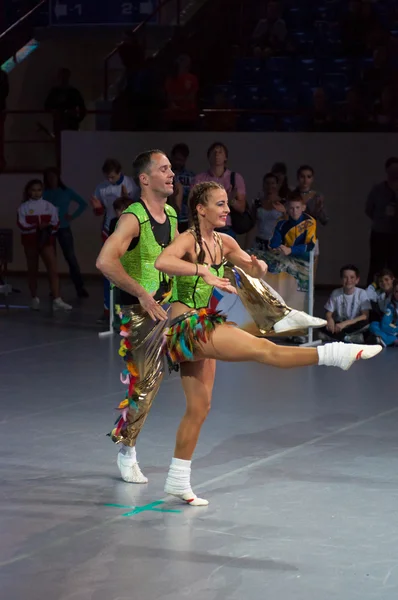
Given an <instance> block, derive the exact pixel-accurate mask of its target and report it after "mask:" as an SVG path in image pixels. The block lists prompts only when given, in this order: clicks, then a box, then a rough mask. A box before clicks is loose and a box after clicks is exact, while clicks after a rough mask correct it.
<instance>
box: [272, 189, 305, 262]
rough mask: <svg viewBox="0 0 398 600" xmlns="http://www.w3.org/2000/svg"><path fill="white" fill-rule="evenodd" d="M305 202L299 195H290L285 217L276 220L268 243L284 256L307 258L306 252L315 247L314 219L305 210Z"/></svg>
mask: <svg viewBox="0 0 398 600" xmlns="http://www.w3.org/2000/svg"><path fill="white" fill-rule="evenodd" d="M304 210H305V203H304V202H303V200H302V199H301V197H297V196H296V197H294V196H293V197H292V198H290V199H289V200H288V201H287V204H286V212H287V215H288V218H287V219H283V220H281V221H278V223H277V224H276V227H275V231H274V234H273V236H272V238H271V241H270V243H269V246H270V248H272V249H274V250H277V251H279V252H281V253H282V254H284V255H285V256H289V255H291V256H294V257H297V258H304V259H307V260H308V258H309V257H308V254H309V253H310V252H311V250H313V249H314V247H315V242H316V221H315V219H313V218H312V217H310V216H309V215H307V214H306V213H305V212H304Z"/></svg>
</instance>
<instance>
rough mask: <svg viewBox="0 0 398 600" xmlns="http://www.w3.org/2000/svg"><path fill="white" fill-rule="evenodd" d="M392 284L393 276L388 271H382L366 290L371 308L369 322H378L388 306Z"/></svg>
mask: <svg viewBox="0 0 398 600" xmlns="http://www.w3.org/2000/svg"><path fill="white" fill-rule="evenodd" d="M393 283H394V274H393V272H392V271H390V269H382V270H381V271H380V273H378V274H377V275H376V277H375V281H374V282H373V283H371V284H370V285H369V286H368V287H367V288H366V293H367V295H368V298H369V300H370V303H371V306H372V313H371V318H370V320H371V321H380V320H381V318H382V317H383V315H384V312H385V310H386V308H387V306H388V305H389V304H390V301H391V296H392V291H393Z"/></svg>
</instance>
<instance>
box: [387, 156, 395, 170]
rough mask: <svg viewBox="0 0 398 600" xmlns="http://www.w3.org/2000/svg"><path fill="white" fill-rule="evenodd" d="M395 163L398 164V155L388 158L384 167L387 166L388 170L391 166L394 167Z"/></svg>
mask: <svg viewBox="0 0 398 600" xmlns="http://www.w3.org/2000/svg"><path fill="white" fill-rule="evenodd" d="M393 165H398V157H396V156H391V157H390V158H388V159H387V160H386V163H385V165H384V168H385V170H386V171H388V169H389V168H390V167H392V166H393Z"/></svg>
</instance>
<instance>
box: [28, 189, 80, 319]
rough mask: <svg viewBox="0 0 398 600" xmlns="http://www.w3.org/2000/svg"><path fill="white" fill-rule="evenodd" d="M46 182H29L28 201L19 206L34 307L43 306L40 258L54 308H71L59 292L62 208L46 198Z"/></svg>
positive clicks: (35, 308)
mask: <svg viewBox="0 0 398 600" xmlns="http://www.w3.org/2000/svg"><path fill="white" fill-rule="evenodd" d="M42 196H43V184H42V182H41V181H40V179H32V180H31V181H29V182H28V183H27V184H26V186H25V190H24V200H23V202H22V204H21V206H20V207H19V209H18V219H17V222H18V227H19V229H20V230H21V234H22V235H21V239H22V245H23V247H24V250H25V256H26V262H27V267H28V281H29V289H30V293H31V296H32V303H31V308H32V309H33V310H39V309H40V300H39V298H38V297H37V279H38V272H39V257H41V259H42V260H43V263H44V265H45V267H46V270H47V273H48V277H49V280H50V286H51V292H52V296H53V309H54V310H60V309H61V310H71V309H72V307H71V306H70V305H69V304H66V302H64V301H63V300H62V298H61V297H60V295H59V276H58V271H57V260H56V255H55V234H56V232H57V230H58V226H59V218H58V210H57V208H55V206H53V204H51V203H50V202H47V201H46V200H43V197H42Z"/></svg>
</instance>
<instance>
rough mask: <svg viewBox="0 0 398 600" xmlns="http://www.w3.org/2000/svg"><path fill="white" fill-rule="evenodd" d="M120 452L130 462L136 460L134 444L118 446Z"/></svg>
mask: <svg viewBox="0 0 398 600" xmlns="http://www.w3.org/2000/svg"><path fill="white" fill-rule="evenodd" d="M120 453H121V454H123V456H124V457H126V458H128V459H130V460H131V462H137V453H136V450H135V446H124V445H123V446H122V447H121V448H120Z"/></svg>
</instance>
